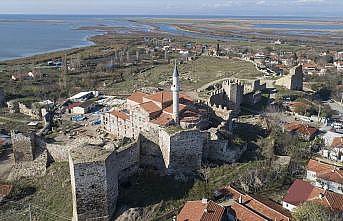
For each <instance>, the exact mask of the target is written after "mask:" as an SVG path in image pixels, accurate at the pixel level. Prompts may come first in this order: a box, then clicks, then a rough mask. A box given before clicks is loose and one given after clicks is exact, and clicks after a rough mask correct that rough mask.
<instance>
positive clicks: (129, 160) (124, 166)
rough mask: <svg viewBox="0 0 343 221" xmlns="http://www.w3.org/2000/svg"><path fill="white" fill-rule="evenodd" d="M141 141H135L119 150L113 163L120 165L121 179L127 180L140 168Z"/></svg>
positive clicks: (121, 180)
mask: <svg viewBox="0 0 343 221" xmlns="http://www.w3.org/2000/svg"><path fill="white" fill-rule="evenodd" d="M139 159H140V143H139V142H134V143H131V144H129V145H126V146H124V147H122V148H120V149H119V150H117V156H116V160H115V161H114V162H112V163H111V165H113V167H118V171H119V181H120V182H123V181H126V180H127V179H128V178H129V177H130V176H132V175H133V174H135V173H137V171H138V169H139Z"/></svg>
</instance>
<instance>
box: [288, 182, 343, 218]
mask: <svg viewBox="0 0 343 221" xmlns="http://www.w3.org/2000/svg"><path fill="white" fill-rule="evenodd" d="M282 201H283V202H282V205H283V207H284V208H285V209H287V210H289V211H292V212H293V211H294V210H295V209H296V208H297V207H298V206H301V205H302V204H303V203H305V202H315V203H318V204H321V205H323V206H325V207H328V208H329V209H331V210H332V211H342V210H343V204H342V202H343V195H342V194H339V193H334V192H331V191H328V190H325V189H321V188H319V187H315V186H313V185H312V184H311V183H309V182H306V181H303V180H295V181H294V183H293V184H292V185H291V187H290V188H289V189H288V191H287V194H286V195H285V196H284V198H283V200H282Z"/></svg>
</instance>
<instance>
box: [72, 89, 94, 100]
mask: <svg viewBox="0 0 343 221" xmlns="http://www.w3.org/2000/svg"><path fill="white" fill-rule="evenodd" d="M98 96H99V92H98V91H84V92H80V93H78V94H75V95H74V96H72V97H70V98H68V100H70V101H71V102H83V101H86V100H89V99H91V98H94V97H98Z"/></svg>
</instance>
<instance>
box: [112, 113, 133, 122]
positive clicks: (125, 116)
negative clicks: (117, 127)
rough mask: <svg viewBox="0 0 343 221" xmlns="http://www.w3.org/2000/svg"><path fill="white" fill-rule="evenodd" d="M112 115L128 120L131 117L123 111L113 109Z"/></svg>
mask: <svg viewBox="0 0 343 221" xmlns="http://www.w3.org/2000/svg"><path fill="white" fill-rule="evenodd" d="M111 115H113V116H116V117H118V118H120V119H122V120H128V119H129V116H128V115H127V114H126V113H124V112H122V111H112V112H111Z"/></svg>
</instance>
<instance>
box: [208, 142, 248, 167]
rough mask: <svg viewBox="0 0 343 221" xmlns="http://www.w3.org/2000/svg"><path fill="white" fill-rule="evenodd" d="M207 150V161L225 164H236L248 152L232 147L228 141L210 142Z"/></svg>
mask: <svg viewBox="0 0 343 221" xmlns="http://www.w3.org/2000/svg"><path fill="white" fill-rule="evenodd" d="M205 149H206V150H207V154H206V156H207V159H208V160H210V161H215V162H216V161H221V162H225V163H234V162H236V161H237V160H239V158H240V157H241V155H242V153H243V152H244V151H245V150H246V149H245V148H244V147H243V148H239V147H235V146H233V145H230V144H229V142H228V141H227V140H210V141H208V142H207V146H206V148H205Z"/></svg>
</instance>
